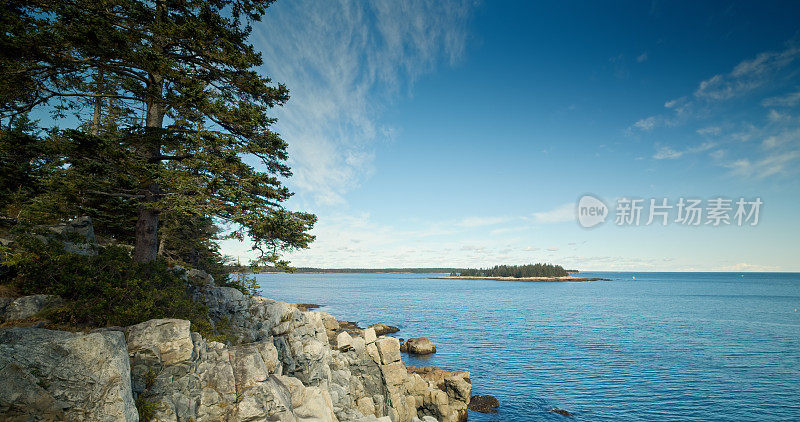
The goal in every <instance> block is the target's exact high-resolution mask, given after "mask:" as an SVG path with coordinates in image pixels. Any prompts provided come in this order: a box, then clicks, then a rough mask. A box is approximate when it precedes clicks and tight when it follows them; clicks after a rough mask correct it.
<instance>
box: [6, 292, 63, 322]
mask: <svg viewBox="0 0 800 422" xmlns="http://www.w3.org/2000/svg"><path fill="white" fill-rule="evenodd" d="M59 302H61V298H60V297H58V296H54V295H31V296H22V297H19V298H16V299H14V300H13V301H12V302H11V303H9V304H8V305H6V307H5V312H4V313H3V316H2V319H3V320H5V321H16V320H20V319H26V318H30V317H32V316H34V315H36V314H38V313H39V312H41V311H42V310H44V309H45V308H47V307H48V306H52V305H55V304H58V303H59Z"/></svg>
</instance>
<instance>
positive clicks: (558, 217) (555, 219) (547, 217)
mask: <svg viewBox="0 0 800 422" xmlns="http://www.w3.org/2000/svg"><path fill="white" fill-rule="evenodd" d="M533 219H534V221H536V222H537V223H563V222H567V221H575V204H574V203H572V202H568V203H566V204H563V205H559V206H558V207H555V208H553V209H551V210H549V211H543V212H536V213H533Z"/></svg>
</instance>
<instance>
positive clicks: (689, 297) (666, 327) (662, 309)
mask: <svg viewBox="0 0 800 422" xmlns="http://www.w3.org/2000/svg"><path fill="white" fill-rule="evenodd" d="M585 275H597V276H602V277H607V278H611V279H613V280H612V281H596V282H586V283H578V282H573V283H564V282H561V283H531V282H511V281H489V280H430V279H427V278H426V277H427V276H424V275H394V274H376V275H372V274H322V275H317V274H262V275H259V276H258V280H259V282H260V286H261V288H262V291H263V295H264V296H267V297H270V298H274V299H278V300H283V301H288V302H305V303H318V304H322V305H324V306H323V308H322V309H321V310H323V311H325V312H329V313H331V314H333V315H334V316H336V317H337V318H339V319H344V320H351V321H358V322H360V323H361V324H363V325H364V326H366V325H368V324H373V323H376V322H384V323H387V324H390V325H396V326H398V327H400V328H401V331H400V332H399V333H397V334H396V335H397V337H402V338H409V337H428V338H430V339H431V340H432V341H433V342H434V343H436V345H437V350H438V352H437V353H436V354H435V355H432V356H430V357H424V358H413V357H409V356H406V355H404V356H403V360H404V361H405V362H406V364H407V365H436V366H440V367H442V368H445V369H449V370H453V369H466V370H470V371H472V386H473V390H472V391H473V394H491V395H494V396H496V397H497V398H498V399H499V400H500V404H501V407H500V411H499V413H497V414H494V415H484V414H480V413H475V412H470V415H469V418H470V420H471V421H536V420H552V421H556V420H567V419H566V418H565V417H563V416H560V415H556V414H552V413H548V412H547V410H548V409H550V408H552V407H558V408H561V409H566V410H568V411H570V412H573V413H574V414H575V418H574V420H683V421H726V420H731V421H733V420H736V421H744V420H748V421H750V420H800V274H774V273H767V274H754V273H745V274H733V273H596V274H585ZM633 277H635V279H634V278H633Z"/></svg>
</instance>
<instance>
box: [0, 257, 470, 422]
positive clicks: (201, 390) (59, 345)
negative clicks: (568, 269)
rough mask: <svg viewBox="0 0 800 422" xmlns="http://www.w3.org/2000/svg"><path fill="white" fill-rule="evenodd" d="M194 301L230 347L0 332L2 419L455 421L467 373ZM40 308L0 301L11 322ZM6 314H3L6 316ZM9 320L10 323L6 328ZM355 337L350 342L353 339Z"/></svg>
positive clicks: (293, 310)
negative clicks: (419, 364) (410, 362)
mask: <svg viewBox="0 0 800 422" xmlns="http://www.w3.org/2000/svg"><path fill="white" fill-rule="evenodd" d="M186 276H187V278H188V277H191V278H193V280H192V281H193V283H192V285H194V286H200V287H195V288H194V292H193V295H194V296H195V299H196V300H198V301H202V302H203V303H205V304H207V305H208V307H209V310H210V312H211V315H212V319H213V320H214V321H215V322H216V324H217V325H218V326H219V328H221V327H224V328H225V330H226V331H227V332H229V333H230V335H229V337H232V338H234V339H235V340H234V341H230V342H228V344H223V343H220V342H216V341H211V340H209V339H205V338H203V337H202V336H201V335H200V334H198V333H195V332H191V330H190V323H189V321H185V320H177V319H158V320H150V321H146V322H143V323H141V324H137V325H134V326H130V327H124V328H123V327H119V328H104V329H99V330H95V331H93V332H89V333H72V332H65V331H54V330H47V329H43V328H35V327H27V328H4V329H0V414H2V415H5V416H7V417H8V419H16V420H36V419H41V420H98V421H119V420H125V421H135V420H139V417H140V415H141V416H142V418H143V419H147V420H153V421H197V422H199V421H226V420H227V421H375V420H379V421H384V420H385V421H392V422H396V421H402V422H407V421H412V420H417V419H421V420H423V421H430V420H438V421H462V420H466V418H467V410H466V409H467V405H468V402H469V397H470V390H471V385H470V377H469V372H466V371H456V372H447V371H443V370H440V369H438V368H408V367H406V366H405V365H404V364H403V361H402V360H401V354H400V343H399V342H398V340H397V339H395V338H392V337H384V336H380V337H377V336H376V335H375V331H374V330H373V329H372V328H367V329H363V330H356V331H353V330H349V331H350V332H348V331H345V330H344V329H343V328H342V326H341V325H340V324H339V321H337V320H336V319H335V318H334V317H333V316H331V315H329V314H326V313H323V312H317V311H301V310H300V309H298V307H297V306H295V305H293V304H288V303H284V302H278V301H274V300H270V299H266V298H263V297H250V296H246V295H244V294H242V293H241V292H240V291H238V290H236V289H234V288H229V287H219V286H216V285H215V284H214V282H213V279H211V277H209V276H208V275H206V274H204V273H201V272H199V271H193V270H191V271H188V272H186ZM48 301H49V300H48V298H42V297H39V298H36V300H33V299H24V298H19V299H16V300H14V301H11V300H5V301H3V300H0V315H4V317H3V318H5V319H11V318H16V317H17V316H18V315H17V314H19V309H20V308H21V307H22V305H23V304H24V305H25V306H26V307H27V308H26V309H27V310H26V312H24V313H23V314H24V315H30V314H31V312H33V311H35V310H36V309H35V308H36V306H37V304H40V305H41V306H46V304H47V303H48ZM7 309H8V310H12V311H13V312H14V313H13V314H7V312H6V310H7ZM6 315H10V316H6ZM351 333H352V334H351Z"/></svg>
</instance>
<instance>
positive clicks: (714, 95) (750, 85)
mask: <svg viewBox="0 0 800 422" xmlns="http://www.w3.org/2000/svg"><path fill="white" fill-rule="evenodd" d="M798 58H800V48H797V47H795V46H790V47H788V48H786V49H784V50H783V51H767V52H764V53H761V54H759V55H757V56H756V57H755V58H753V59H751V60H745V61H742V62H741V63H739V64H738V65H736V67H734V68H733V70H732V71H731V72H729V73H726V74H718V75H714V76H712V77H710V78H708V79H706V80H704V81H702V82H700V85H699V86H698V87H697V90H695V92H694V96H695V97H697V98H701V99H708V100H727V99H730V98H734V97H738V96H741V95H744V94H747V93H749V92H751V91H753V90H755V89H756V88H759V87H762V86H764V85H766V84H767V83H769V82H770V81H771V80H772V79H773V78H774V77H775V75H776V74H777V73H778V72H779V71H780V70H782V69H784V68H786V67H787V66H788V65H790V64H792V63H793V62H794V61H795V60H797V59H798Z"/></svg>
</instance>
